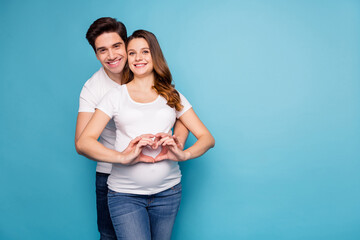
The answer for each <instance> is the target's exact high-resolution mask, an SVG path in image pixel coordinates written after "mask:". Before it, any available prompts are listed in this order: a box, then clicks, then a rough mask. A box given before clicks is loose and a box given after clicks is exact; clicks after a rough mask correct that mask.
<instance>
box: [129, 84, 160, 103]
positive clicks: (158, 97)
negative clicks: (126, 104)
mask: <svg viewBox="0 0 360 240" xmlns="http://www.w3.org/2000/svg"><path fill="white" fill-rule="evenodd" d="M124 88H125V92H126V95H127V96H128V98H129V99H130V101H131V102H133V103H135V104H139V105H149V104H153V103H155V102H157V101H158V100H159V99H160V97H161V96H160V95H158V96H157V98H156V99H155V100H153V101H151V102H146V103H141V102H136V101H135V100H134V99H132V98H131V96H130V93H129V90H128V88H127V84H124Z"/></svg>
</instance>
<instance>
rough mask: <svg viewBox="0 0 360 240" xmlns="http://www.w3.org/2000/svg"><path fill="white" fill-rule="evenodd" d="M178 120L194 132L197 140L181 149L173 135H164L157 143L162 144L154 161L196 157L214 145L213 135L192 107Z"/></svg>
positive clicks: (182, 159)
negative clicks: (161, 148) (160, 150)
mask: <svg viewBox="0 0 360 240" xmlns="http://www.w3.org/2000/svg"><path fill="white" fill-rule="evenodd" d="M180 120H181V122H182V123H183V124H184V126H185V127H186V128H187V129H189V130H190V132H191V133H192V134H194V136H195V137H196V138H197V141H196V142H195V143H194V145H192V146H191V147H189V148H188V149H186V150H185V151H182V150H181V149H179V148H178V146H177V144H176V142H175V141H174V138H173V137H164V138H162V139H161V140H160V142H159V144H161V145H162V146H163V150H162V152H161V153H160V154H159V155H158V156H157V157H156V158H155V161H161V160H164V159H171V160H174V161H186V160H189V159H192V158H197V157H199V156H201V155H203V154H204V153H205V152H206V151H207V150H209V149H210V148H212V147H214V145H215V139H214V137H213V136H212V135H211V133H210V132H209V130H208V129H207V128H206V127H205V125H204V124H203V123H202V122H201V120H200V119H199V117H198V116H197V115H196V113H195V112H194V110H193V109H192V108H191V109H189V110H188V111H186V112H185V113H184V114H183V115H182V116H181V117H180Z"/></svg>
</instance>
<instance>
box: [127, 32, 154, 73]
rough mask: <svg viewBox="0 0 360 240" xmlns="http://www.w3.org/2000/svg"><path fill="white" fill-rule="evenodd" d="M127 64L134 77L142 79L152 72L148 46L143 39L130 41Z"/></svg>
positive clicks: (152, 67)
mask: <svg viewBox="0 0 360 240" xmlns="http://www.w3.org/2000/svg"><path fill="white" fill-rule="evenodd" d="M127 54H128V64H129V67H130V70H131V71H132V72H133V73H134V76H136V77H144V76H147V75H149V74H151V73H152V72H153V69H154V66H153V62H152V57H151V52H150V48H149V44H148V43H147V41H146V40H145V39H144V38H134V39H132V40H131V41H130V42H129V44H128V47H127Z"/></svg>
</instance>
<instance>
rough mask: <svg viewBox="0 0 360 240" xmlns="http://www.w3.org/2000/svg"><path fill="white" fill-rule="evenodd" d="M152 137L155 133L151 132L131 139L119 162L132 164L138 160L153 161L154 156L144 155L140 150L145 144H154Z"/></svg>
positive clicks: (152, 145)
mask: <svg viewBox="0 0 360 240" xmlns="http://www.w3.org/2000/svg"><path fill="white" fill-rule="evenodd" d="M154 137H155V135H152V134H143V135H141V136H138V137H136V138H134V139H133V140H131V141H130V143H129V145H128V146H127V148H126V149H125V150H124V151H123V152H122V154H123V159H122V161H121V163H122V164H124V165H134V164H136V163H139V162H144V163H154V162H155V159H154V158H152V157H150V156H147V155H144V154H143V153H142V152H141V151H142V149H143V148H144V147H146V146H151V147H154V146H156V143H155V142H154V140H153V139H154Z"/></svg>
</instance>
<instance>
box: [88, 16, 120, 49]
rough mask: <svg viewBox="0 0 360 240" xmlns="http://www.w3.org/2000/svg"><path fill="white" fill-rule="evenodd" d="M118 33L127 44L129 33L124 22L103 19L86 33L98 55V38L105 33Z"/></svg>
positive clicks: (94, 23) (98, 20)
mask: <svg viewBox="0 0 360 240" xmlns="http://www.w3.org/2000/svg"><path fill="white" fill-rule="evenodd" d="M111 32H116V33H117V34H119V36H120V37H121V39H122V40H123V41H124V42H126V38H127V32H126V27H125V25H124V24H123V23H122V22H119V21H117V20H116V19H115V18H110V17H103V18H99V19H97V20H96V21H95V22H93V24H91V26H90V27H89V30H88V31H87V33H86V39H87V40H88V42H89V44H90V45H91V46H92V48H93V49H94V51H95V53H96V48H95V40H96V38H97V37H98V36H100V35H101V34H103V33H111Z"/></svg>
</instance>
